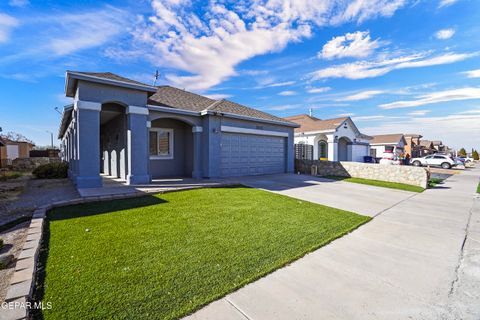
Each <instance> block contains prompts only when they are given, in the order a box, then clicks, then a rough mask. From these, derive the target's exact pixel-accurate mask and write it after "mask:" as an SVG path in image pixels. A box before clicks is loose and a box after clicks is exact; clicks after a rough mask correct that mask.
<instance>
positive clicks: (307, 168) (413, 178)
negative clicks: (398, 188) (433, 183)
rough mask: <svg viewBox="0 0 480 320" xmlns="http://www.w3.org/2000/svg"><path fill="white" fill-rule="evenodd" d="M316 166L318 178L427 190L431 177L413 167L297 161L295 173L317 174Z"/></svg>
mask: <svg viewBox="0 0 480 320" xmlns="http://www.w3.org/2000/svg"><path fill="white" fill-rule="evenodd" d="M314 166H316V169H317V172H316V175H318V176H340V177H354V178H363V179H372V180H381V181H389V182H399V183H405V184H410V185H414V186H420V187H422V188H427V185H428V179H429V176H430V174H429V172H428V170H427V169H426V168H421V167H413V166H397V165H381V164H376V163H360V162H347V161H341V162H333V161H319V160H295V172H300V173H304V174H315V172H313V173H312V167H314ZM313 169H315V168H313ZM313 171H314V170H313Z"/></svg>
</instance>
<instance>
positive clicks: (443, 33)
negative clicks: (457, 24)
mask: <svg viewBox="0 0 480 320" xmlns="http://www.w3.org/2000/svg"><path fill="white" fill-rule="evenodd" d="M454 34H455V29H453V28H449V29H442V30H438V31H437V32H435V38H437V39H439V40H446V39H450V38H451V37H453V35H454Z"/></svg>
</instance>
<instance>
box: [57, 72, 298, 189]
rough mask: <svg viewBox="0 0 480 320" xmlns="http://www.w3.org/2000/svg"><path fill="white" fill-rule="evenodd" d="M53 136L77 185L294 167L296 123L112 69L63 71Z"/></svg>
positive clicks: (197, 176)
mask: <svg viewBox="0 0 480 320" xmlns="http://www.w3.org/2000/svg"><path fill="white" fill-rule="evenodd" d="M65 90H66V96H67V97H72V98H74V103H73V104H72V105H70V106H67V107H65V108H64V112H63V115H62V121H61V125H60V131H59V138H60V139H61V140H62V151H63V152H62V153H63V158H64V160H65V161H68V162H69V175H70V177H71V178H72V180H73V181H74V182H75V183H76V184H77V187H78V188H85V187H98V186H101V185H102V178H101V176H100V174H101V173H103V174H104V175H108V176H111V177H118V178H121V179H123V180H125V181H126V182H127V183H128V184H141V183H149V182H150V180H151V178H163V177H193V178H217V177H231V176H241V175H257V174H272V173H285V172H293V166H294V161H293V160H294V151H293V139H294V128H296V127H298V125H297V124H295V123H292V122H290V121H287V120H284V119H281V118H278V117H275V116H273V115H270V114H267V113H264V112H261V111H259V110H256V109H252V108H249V107H246V106H243V105H240V104H238V103H235V102H232V101H228V100H213V99H210V98H207V97H204V96H201V95H198V94H194V93H191V92H188V91H185V90H181V89H177V88H174V87H170V86H159V87H154V86H150V85H146V84H143V83H140V82H137V81H134V80H131V79H127V78H124V77H120V76H117V75H115V74H112V73H108V72H107V73H91V72H73V71H67V74H66V85H65Z"/></svg>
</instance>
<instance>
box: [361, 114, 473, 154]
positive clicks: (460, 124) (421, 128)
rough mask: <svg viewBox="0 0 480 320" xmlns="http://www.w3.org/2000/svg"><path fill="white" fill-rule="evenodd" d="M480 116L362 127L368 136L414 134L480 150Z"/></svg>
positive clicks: (433, 118) (402, 121)
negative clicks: (396, 133) (398, 133)
mask: <svg viewBox="0 0 480 320" xmlns="http://www.w3.org/2000/svg"><path fill="white" fill-rule="evenodd" d="M479 123H480V114H476V115H462V114H450V115H447V116H437V117H418V118H417V117H411V118H405V117H403V118H400V119H397V120H395V119H392V120H389V121H380V122H377V123H375V124H374V125H372V126H370V127H362V128H361V130H362V132H365V133H367V134H370V135H372V134H388V133H392V132H404V133H407V132H414V133H419V134H421V135H423V136H424V137H429V138H430V139H431V140H442V141H443V143H444V144H446V145H448V146H450V147H454V148H459V147H465V148H467V149H471V148H472V147H475V148H478V141H479V139H480V126H479V125H478V124H479Z"/></svg>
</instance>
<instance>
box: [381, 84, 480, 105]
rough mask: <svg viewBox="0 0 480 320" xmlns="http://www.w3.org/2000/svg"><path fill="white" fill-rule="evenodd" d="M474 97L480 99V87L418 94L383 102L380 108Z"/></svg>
mask: <svg viewBox="0 0 480 320" xmlns="http://www.w3.org/2000/svg"><path fill="white" fill-rule="evenodd" d="M472 99H480V87H479V88H474V87H472V88H461V89H453V90H445V91H439V92H433V93H429V94H425V95H421V96H418V97H417V99H416V100H408V101H395V102H391V103H385V104H381V105H380V108H382V109H398V108H410V107H417V106H422V105H427V104H433V103H439V102H447V101H459V100H472Z"/></svg>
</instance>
